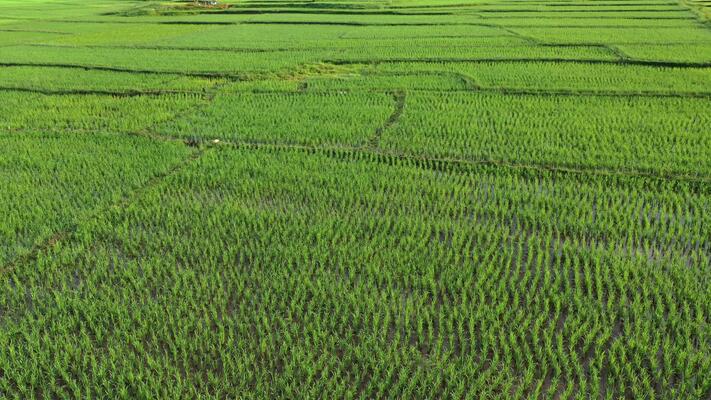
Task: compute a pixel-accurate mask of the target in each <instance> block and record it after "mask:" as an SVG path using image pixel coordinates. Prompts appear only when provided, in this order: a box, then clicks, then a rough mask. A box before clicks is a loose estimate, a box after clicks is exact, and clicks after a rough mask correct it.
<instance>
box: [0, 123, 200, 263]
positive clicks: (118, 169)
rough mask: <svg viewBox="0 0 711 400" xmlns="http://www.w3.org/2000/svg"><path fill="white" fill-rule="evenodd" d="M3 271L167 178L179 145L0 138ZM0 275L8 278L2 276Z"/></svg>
mask: <svg viewBox="0 0 711 400" xmlns="http://www.w3.org/2000/svg"><path fill="white" fill-rule="evenodd" d="M0 143H1V144H2V148H3V149H5V150H4V153H3V156H2V157H0V182H2V187H3V190H2V191H1V193H0V208H2V209H3V210H4V211H3V218H2V222H1V223H0V265H5V264H6V263H7V262H9V261H11V260H13V259H15V258H17V257H19V256H22V255H24V254H27V253H28V252H29V251H30V250H31V248H32V247H33V246H36V245H39V244H41V243H43V242H44V241H46V240H48V239H49V238H51V237H52V236H53V235H55V234H56V233H57V232H60V231H62V230H64V229H67V228H69V227H71V226H72V225H73V224H76V223H78V221H80V220H81V219H82V218H83V217H84V216H86V215H88V214H90V213H92V212H94V211H95V210H96V209H100V208H101V207H102V206H106V205H107V204H110V203H112V202H116V201H117V200H119V199H120V198H121V197H122V196H125V195H126V194H127V193H129V192H130V191H131V190H133V189H135V188H137V187H140V186H142V185H143V184H145V183H146V182H147V181H148V180H149V179H150V178H152V177H153V176H155V175H158V174H160V173H164V172H165V171H167V170H168V168H170V167H171V166H173V165H175V164H177V163H178V162H180V161H181V159H183V158H185V157H187V155H188V153H189V151H188V150H187V149H186V148H185V147H184V146H182V145H177V144H173V143H157V142H154V141H151V140H148V139H145V138H139V137H122V136H117V135H108V134H92V135H86V134H49V133H27V134H21V135H20V134H8V133H2V134H0ZM1 272H2V273H5V272H6V271H4V270H2V271H1Z"/></svg>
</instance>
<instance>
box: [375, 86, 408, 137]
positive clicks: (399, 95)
mask: <svg viewBox="0 0 711 400" xmlns="http://www.w3.org/2000/svg"><path fill="white" fill-rule="evenodd" d="M392 96H393V100H395V107H394V109H393V112H392V114H390V116H389V117H388V119H387V120H385V123H384V124H382V125H381V126H379V127H378V128H377V129H376V130H375V134H374V135H373V136H372V137H371V138H370V139H368V141H367V143H366V145H365V147H367V148H373V149H376V148H378V147H379V146H380V138H381V137H382V136H383V132H385V131H387V130H388V129H389V128H390V127H391V126H393V125H395V124H396V123H397V121H398V120H400V117H401V116H402V113H403V112H404V111H405V101H406V96H407V95H406V92H405V91H403V90H396V91H394V92H392Z"/></svg>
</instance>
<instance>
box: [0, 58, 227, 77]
mask: <svg viewBox="0 0 711 400" xmlns="http://www.w3.org/2000/svg"><path fill="white" fill-rule="evenodd" d="M0 67H47V68H73V69H83V70H96V71H109V72H127V73H134V74H156V75H181V76H192V77H197V78H225V79H233V80H239V79H241V75H240V74H236V73H229V72H224V73H223V72H199V71H177V70H174V71H160V70H154V69H138V68H124V67H112V66H107V65H84V64H65V63H45V62H41V63H33V62H0Z"/></svg>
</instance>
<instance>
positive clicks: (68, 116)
mask: <svg viewBox="0 0 711 400" xmlns="http://www.w3.org/2000/svg"><path fill="white" fill-rule="evenodd" d="M0 101H1V102H2V103H3V108H2V109H1V110H0V121H1V122H0V124H1V125H0V132H3V131H4V132H17V131H45V132H62V131H91V132H96V131H99V132H101V131H103V132H107V131H108V132H137V131H141V130H144V129H146V128H149V127H150V126H152V125H155V124H158V123H161V122H162V121H165V120H168V119H171V118H173V117H175V116H176V115H177V114H179V113H182V112H185V111H188V110H191V109H194V108H199V107H200V106H201V105H203V104H204V100H203V98H202V97H201V96H199V95H193V94H190V95H181V94H178V95H158V96H128V97H122V96H109V95H95V94H86V95H79V94H67V95H45V94H39V93H26V92H18V91H3V92H1V93H0ZM146 110H150V112H147V111H146Z"/></svg>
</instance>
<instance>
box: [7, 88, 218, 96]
mask: <svg viewBox="0 0 711 400" xmlns="http://www.w3.org/2000/svg"><path fill="white" fill-rule="evenodd" d="M0 91H3V92H24V93H37V94H44V95H48V96H71V95H77V96H92V95H96V96H112V97H140V96H164V95H166V96H167V95H179V94H183V95H198V96H200V95H203V94H205V92H203V91H198V90H116V91H113V90H94V89H72V90H55V89H40V88H27V87H12V86H0Z"/></svg>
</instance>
